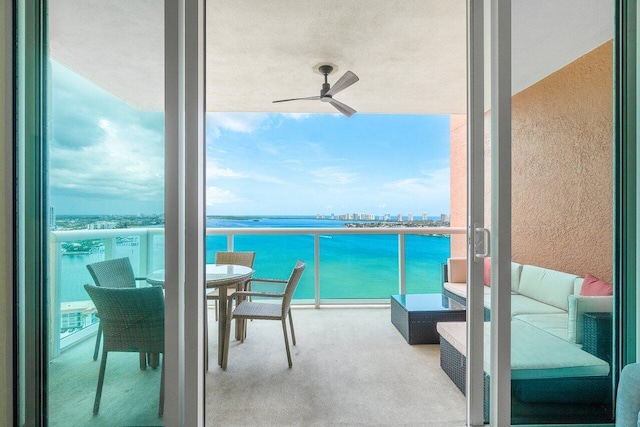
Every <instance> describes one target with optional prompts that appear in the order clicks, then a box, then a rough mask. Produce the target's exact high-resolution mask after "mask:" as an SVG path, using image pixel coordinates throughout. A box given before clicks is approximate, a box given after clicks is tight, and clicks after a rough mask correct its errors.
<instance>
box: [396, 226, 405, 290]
mask: <svg viewBox="0 0 640 427" xmlns="http://www.w3.org/2000/svg"><path fill="white" fill-rule="evenodd" d="M404 238H405V235H404V234H400V233H398V288H399V291H400V294H401V295H402V294H404V293H406V291H407V274H406V261H405V250H404V249H405V247H404Z"/></svg>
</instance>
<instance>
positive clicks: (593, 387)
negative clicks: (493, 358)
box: [437, 319, 612, 424]
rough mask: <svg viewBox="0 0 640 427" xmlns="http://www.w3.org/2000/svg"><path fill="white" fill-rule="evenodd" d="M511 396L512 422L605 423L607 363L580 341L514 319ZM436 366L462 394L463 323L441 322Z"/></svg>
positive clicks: (608, 416)
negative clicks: (580, 344) (592, 353)
mask: <svg viewBox="0 0 640 427" xmlns="http://www.w3.org/2000/svg"><path fill="white" fill-rule="evenodd" d="M487 325H488V324H485V343H484V346H485V349H484V350H485V360H484V365H485V374H484V389H485V399H484V417H485V421H487V422H488V421H489V400H488V396H489V382H490V381H489V376H488V375H487V373H486V372H487V371H488V368H489V366H488V357H489V351H488V350H489V344H490V343H489V335H488V332H489V330H488V327H486V326H487ZM511 326H512V351H511V353H512V358H511V362H512V370H511V377H512V379H511V392H512V395H511V401H512V422H514V423H516V424H522V423H524V424H537V423H565V422H568V421H580V422H608V421H610V420H611V414H612V408H611V391H612V389H611V387H612V381H611V375H610V368H609V364H608V363H606V362H605V361H603V360H601V359H598V358H597V357H595V356H593V355H591V354H589V353H588V352H586V351H583V350H581V349H580V348H579V347H578V346H575V345H574V344H571V343H569V342H568V341H565V340H562V339H561V338H558V337H556V336H554V335H551V334H548V333H547V332H544V331H542V330H540V329H538V328H536V327H534V326H530V325H528V324H526V323H524V322H521V321H519V320H516V319H514V320H513V321H512V323H511ZM437 329H438V332H439V333H440V335H441V337H440V340H441V343H440V366H441V367H442V370H443V371H444V372H445V373H446V374H447V375H448V376H449V378H451V380H452V381H453V382H454V384H455V385H456V386H457V387H458V389H460V391H461V392H462V393H463V394H464V393H465V385H466V368H467V360H466V324H465V323H463V322H453V323H442V324H440V325H438V327H437Z"/></svg>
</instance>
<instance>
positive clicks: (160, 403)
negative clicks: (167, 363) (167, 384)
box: [158, 355, 164, 418]
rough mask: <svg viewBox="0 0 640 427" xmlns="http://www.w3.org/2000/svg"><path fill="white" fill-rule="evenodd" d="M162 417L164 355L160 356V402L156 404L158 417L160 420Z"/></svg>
mask: <svg viewBox="0 0 640 427" xmlns="http://www.w3.org/2000/svg"><path fill="white" fill-rule="evenodd" d="M158 357H159V356H158ZM163 415H164V355H162V373H161V374H160V401H159V402H158V417H159V418H162V416H163Z"/></svg>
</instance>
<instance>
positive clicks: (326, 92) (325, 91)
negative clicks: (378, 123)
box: [273, 65, 360, 117]
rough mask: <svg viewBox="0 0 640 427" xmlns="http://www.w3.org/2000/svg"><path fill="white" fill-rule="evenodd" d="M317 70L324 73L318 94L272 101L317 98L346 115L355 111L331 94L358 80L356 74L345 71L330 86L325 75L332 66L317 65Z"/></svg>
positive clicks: (329, 71) (310, 99)
mask: <svg viewBox="0 0 640 427" xmlns="http://www.w3.org/2000/svg"><path fill="white" fill-rule="evenodd" d="M318 71H320V73H322V74H324V83H323V84H322V90H320V96H309V97H306V98H291V99H280V100H278V101H273V103H274V104H275V103H276V102H288V101H301V100H308V101H312V100H318V101H322V102H328V103H329V104H331V105H333V106H334V107H335V108H336V110H338V111H340V112H341V113H342V114H344V115H345V116H347V117H351V116H353V115H354V114H355V113H356V110H354V109H353V108H351V107H349V106H348V105H345V104H343V103H342V102H340V101H338V100H336V99H334V98H333V96H334V95H335V94H337V93H338V92H340V91H343V90H344V89H346V88H348V87H349V86H351V85H352V84H354V83H355V82H357V81H358V80H360V79H359V78H358V76H356V75H355V74H354V73H352V72H351V71H347V72H346V73H344V74H343V75H342V77H340V78H339V79H338V81H337V82H335V83H334V84H333V86H331V85H330V84H329V82H328V81H327V76H328V75H329V74H331V72H332V71H333V67H332V66H331V65H321V66H320V67H318Z"/></svg>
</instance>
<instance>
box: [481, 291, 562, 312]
mask: <svg viewBox="0 0 640 427" xmlns="http://www.w3.org/2000/svg"><path fill="white" fill-rule="evenodd" d="M484 306H485V307H486V308H488V309H491V295H485V297H484ZM562 313H566V311H565V310H562V309H559V308H557V307H554V306H552V305H549V304H545V303H543V302H540V301H537V300H535V299H533V298H529V297H526V296H524V295H519V294H513V293H512V295H511V316H517V315H519V314H562Z"/></svg>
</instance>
